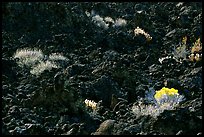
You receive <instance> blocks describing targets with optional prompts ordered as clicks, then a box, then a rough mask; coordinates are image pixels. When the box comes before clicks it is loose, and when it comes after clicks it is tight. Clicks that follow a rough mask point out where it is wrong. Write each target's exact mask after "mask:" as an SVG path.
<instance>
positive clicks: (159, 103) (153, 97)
mask: <svg viewBox="0 0 204 137" xmlns="http://www.w3.org/2000/svg"><path fill="white" fill-rule="evenodd" d="M146 97H147V100H149V101H150V102H152V103H151V104H148V105H146V104H143V103H142V102H140V101H139V104H137V105H133V107H132V111H133V113H135V114H136V115H137V116H141V115H151V116H153V117H157V116H158V115H159V114H160V113H162V112H163V111H164V110H173V109H174V108H175V107H176V106H177V105H178V104H179V103H180V102H181V101H183V100H184V99H185V98H184V96H183V95H180V94H179V93H178V90H177V89H174V88H166V87H163V88H162V89H160V90H158V91H156V92H155V90H153V89H151V90H150V92H149V94H147V96H146Z"/></svg>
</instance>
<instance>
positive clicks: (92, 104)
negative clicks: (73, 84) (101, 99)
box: [84, 99, 97, 110]
mask: <svg viewBox="0 0 204 137" xmlns="http://www.w3.org/2000/svg"><path fill="white" fill-rule="evenodd" d="M84 103H85V104H86V106H87V107H91V108H92V109H93V110H95V109H96V105H97V103H96V102H94V101H93V100H88V99H85V101H84Z"/></svg>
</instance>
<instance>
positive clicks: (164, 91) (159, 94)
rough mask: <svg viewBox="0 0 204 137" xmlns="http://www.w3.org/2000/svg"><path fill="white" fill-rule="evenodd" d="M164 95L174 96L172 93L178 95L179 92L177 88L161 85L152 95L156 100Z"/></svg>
mask: <svg viewBox="0 0 204 137" xmlns="http://www.w3.org/2000/svg"><path fill="white" fill-rule="evenodd" d="M164 95H167V96H174V95H179V94H178V90H177V89H174V88H171V89H169V88H166V87H163V88H162V89H161V90H159V91H156V94H155V95H154V98H155V99H156V100H159V99H161V98H162V97H163V96H164Z"/></svg>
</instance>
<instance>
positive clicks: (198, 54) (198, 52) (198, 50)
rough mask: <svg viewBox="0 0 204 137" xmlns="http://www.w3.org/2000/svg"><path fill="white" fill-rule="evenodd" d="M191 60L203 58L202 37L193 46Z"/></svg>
mask: <svg viewBox="0 0 204 137" xmlns="http://www.w3.org/2000/svg"><path fill="white" fill-rule="evenodd" d="M188 58H189V60H190V61H201V60H202V43H201V41H200V38H198V40H196V42H195V43H194V44H193V47H192V48H191V55H189V56H188Z"/></svg>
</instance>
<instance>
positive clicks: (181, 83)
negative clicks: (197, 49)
mask: <svg viewBox="0 0 204 137" xmlns="http://www.w3.org/2000/svg"><path fill="white" fill-rule="evenodd" d="M2 8H3V10H2V11H3V13H2V16H3V18H2V134H3V135H33V134H38V135H47V134H50V135H51V134H54V135H62V134H63V135H104V134H108V135H176V134H177V135H178V134H180V135H201V134H202V63H201V61H200V60H199V61H195V60H194V61H191V60H189V58H188V56H189V54H190V51H191V48H192V45H193V43H194V42H195V41H196V40H197V39H198V38H201V41H202V3H201V2H191V3H185V2H182V3H178V2H158V3H157V2H141V3H132V2H128V3H123V2H121V3H115V2H110V3H107V2H103V3H100V2H96V3H92V2H89V3H77V2H73V3H56V2H50V3H39V2H38V3H21V2H16V3H2ZM94 17H98V19H99V20H100V19H101V18H105V17H111V18H112V19H113V20H114V21H115V22H116V20H117V19H118V18H121V19H124V20H125V22H122V21H121V22H119V21H118V22H117V23H115V22H114V23H113V21H111V20H109V23H107V22H106V23H104V22H103V21H101V22H99V20H97V21H96V20H94ZM100 17H101V18H100ZM109 19H110V18H109ZM137 26H138V27H140V28H142V29H143V30H144V31H145V32H146V33H148V34H149V36H151V38H152V39H147V38H146V37H145V35H135V34H134V30H135V28H137ZM185 36H187V41H186V43H185V45H186V49H185V50H183V51H178V49H176V48H175V47H177V46H179V44H181V42H182V38H184V37H185ZM23 48H38V49H40V50H42V52H43V53H44V54H45V55H49V54H51V53H61V54H63V56H64V57H66V58H67V60H66V62H65V63H64V64H63V66H62V67H61V68H58V69H54V68H53V69H51V70H49V71H48V70H46V71H44V72H43V73H42V74H40V75H38V76H35V75H33V74H31V73H30V70H29V68H26V67H20V66H19V65H18V64H17V60H16V59H14V58H13V55H14V53H15V52H16V50H17V49H23ZM201 55H202V53H200V56H201ZM166 56H172V58H169V59H164V60H163V62H159V59H161V58H162V57H166ZM173 57H174V58H173ZM201 60H202V58H201ZM57 78H59V79H60V80H62V81H63V82H64V83H62V84H61V85H58V86H57V85H56V81H57V80H58V79H57ZM162 87H168V88H175V89H178V90H179V94H180V95H183V96H184V97H185V100H183V101H182V102H180V104H179V105H178V106H177V107H175V108H174V109H172V110H164V111H163V112H161V113H160V114H159V115H158V116H157V117H155V116H153V114H149V115H143V114H141V115H140V116H139V115H137V114H136V113H133V106H134V105H140V104H139V103H138V102H139V101H140V100H143V103H144V104H146V105H149V104H150V102H148V101H146V102H145V101H144V100H145V98H146V96H147V94H148V93H150V91H154V92H155V91H156V90H160V89H161V88H162ZM85 99H88V100H93V101H94V102H96V103H97V105H96V106H95V107H92V108H91V107H88V106H86V104H85V103H84V100H85ZM139 113H140V112H138V114H139Z"/></svg>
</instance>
